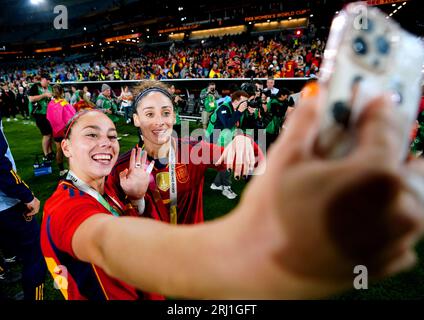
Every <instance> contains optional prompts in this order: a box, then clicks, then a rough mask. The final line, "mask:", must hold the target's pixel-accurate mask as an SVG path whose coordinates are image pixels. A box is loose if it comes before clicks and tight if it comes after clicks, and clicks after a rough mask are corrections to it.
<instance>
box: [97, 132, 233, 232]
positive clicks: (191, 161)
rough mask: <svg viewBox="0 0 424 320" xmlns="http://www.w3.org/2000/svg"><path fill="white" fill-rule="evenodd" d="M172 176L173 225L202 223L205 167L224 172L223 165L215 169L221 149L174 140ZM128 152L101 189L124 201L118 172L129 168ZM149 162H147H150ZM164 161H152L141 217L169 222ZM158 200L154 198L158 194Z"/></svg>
mask: <svg viewBox="0 0 424 320" xmlns="http://www.w3.org/2000/svg"><path fill="white" fill-rule="evenodd" d="M177 141H178V147H177V150H178V151H177V153H176V162H177V163H176V165H175V173H176V180H177V223H178V224H194V223H200V222H203V221H204V217H203V196H202V195H203V184H204V179H205V171H206V170H207V169H208V168H216V169H217V170H224V169H225V166H224V165H221V166H215V162H216V161H217V160H218V159H219V157H220V156H221V155H222V151H223V148H222V147H219V146H217V145H214V144H209V143H206V142H203V141H202V142H198V141H192V140H188V139H183V140H177ZM130 156H131V150H130V151H128V152H127V153H125V154H123V155H122V156H121V157H120V158H119V159H118V162H117V163H116V165H115V167H114V168H113V170H112V172H111V174H110V175H109V176H108V177H107V179H106V183H105V190H106V191H107V193H108V194H113V195H115V196H116V197H118V198H121V199H125V197H126V196H125V193H124V192H123V190H122V189H121V187H120V183H119V173H120V172H121V171H123V170H125V169H126V168H128V166H129V161H130ZM151 160H153V159H148V162H150V161H151ZM167 161H168V159H165V160H163V161H160V160H158V159H155V166H154V168H153V171H152V174H151V175H150V184H149V189H148V191H147V193H146V195H145V203H146V208H145V210H144V216H147V217H150V218H154V219H156V220H161V221H165V222H169V221H170V219H169V209H170V193H169V188H170V176H169V166H168V164H167ZM158 193H159V195H160V198H158V195H157V194H158Z"/></svg>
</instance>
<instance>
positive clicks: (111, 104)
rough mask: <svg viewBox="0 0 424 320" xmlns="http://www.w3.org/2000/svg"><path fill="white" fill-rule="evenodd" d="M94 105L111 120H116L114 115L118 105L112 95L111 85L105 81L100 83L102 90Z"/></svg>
mask: <svg viewBox="0 0 424 320" xmlns="http://www.w3.org/2000/svg"><path fill="white" fill-rule="evenodd" d="M96 107H97V109H100V110H102V111H103V112H104V113H106V114H107V116H108V117H109V118H110V119H111V120H112V121H113V122H118V120H119V118H118V117H117V116H116V111H118V105H117V103H116V102H115V99H114V98H113V97H112V89H111V87H110V86H109V85H108V84H106V83H104V84H102V92H101V93H100V94H99V96H98V97H97V100H96Z"/></svg>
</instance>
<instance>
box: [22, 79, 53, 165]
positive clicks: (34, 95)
mask: <svg viewBox="0 0 424 320" xmlns="http://www.w3.org/2000/svg"><path fill="white" fill-rule="evenodd" d="M51 98H52V88H51V86H50V76H49V75H48V74H42V75H41V76H40V82H37V83H34V84H33V85H32V87H31V88H30V89H29V93H28V100H29V105H28V107H29V113H30V114H31V115H32V116H33V117H34V119H35V124H36V125H37V127H38V129H39V130H40V133H41V135H42V136H43V138H42V140H41V147H42V150H43V153H44V158H43V161H52V160H53V159H54V158H55V154H54V152H53V147H52V144H53V138H52V134H53V130H52V127H51V125H50V122H49V120H47V116H46V114H47V105H48V103H49V102H50V100H51Z"/></svg>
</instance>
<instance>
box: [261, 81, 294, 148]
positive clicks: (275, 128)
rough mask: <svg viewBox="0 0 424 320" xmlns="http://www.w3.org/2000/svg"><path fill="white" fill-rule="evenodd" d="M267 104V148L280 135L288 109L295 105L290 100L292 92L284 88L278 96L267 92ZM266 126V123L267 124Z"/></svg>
mask: <svg viewBox="0 0 424 320" xmlns="http://www.w3.org/2000/svg"><path fill="white" fill-rule="evenodd" d="M265 95H266V97H267V103H266V108H264V109H265V112H266V113H267V118H268V119H267V120H268V121H267V122H268V124H267V125H266V148H267V149H268V147H269V146H270V145H271V144H272V143H273V142H274V141H275V140H276V139H277V137H278V135H279V134H280V129H281V127H282V125H283V122H284V119H285V116H286V112H287V109H288V108H289V107H292V106H293V105H294V101H293V99H292V98H290V99H289V95H290V91H289V90H288V89H286V88H282V89H281V90H279V91H278V93H277V94H276V95H273V94H271V91H270V90H269V91H265ZM265 124H266V123H265Z"/></svg>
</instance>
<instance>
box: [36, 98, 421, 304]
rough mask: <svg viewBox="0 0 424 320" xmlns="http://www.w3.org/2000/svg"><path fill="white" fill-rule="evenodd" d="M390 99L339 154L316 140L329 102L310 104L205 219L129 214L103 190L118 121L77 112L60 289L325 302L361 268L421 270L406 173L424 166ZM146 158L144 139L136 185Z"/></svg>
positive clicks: (57, 212)
mask: <svg viewBox="0 0 424 320" xmlns="http://www.w3.org/2000/svg"><path fill="white" fill-rule="evenodd" d="M389 104H390V103H389V102H388V101H386V100H381V99H380V100H375V101H374V102H373V103H372V104H371V105H370V106H369V107H368V108H367V109H366V110H367V111H366V112H364V116H362V118H361V119H360V121H359V123H360V126H359V127H358V134H359V137H360V139H359V142H358V145H357V146H356V147H355V149H354V150H353V152H352V154H351V155H349V156H348V157H346V158H345V159H340V160H338V161H326V160H323V159H321V158H320V157H319V156H317V155H316V154H315V153H314V148H313V145H314V140H315V139H314V137H316V133H317V128H318V127H319V117H318V112H317V110H318V108H316V106H315V105H316V100H315V99H305V100H304V101H301V102H300V104H299V106H298V108H297V110H296V111H295V113H294V114H293V116H292V117H291V120H290V123H289V124H288V128H287V131H286V133H285V135H283V136H281V137H280V138H279V139H278V140H277V141H276V143H275V144H274V146H273V148H271V150H270V154H269V157H268V158H267V168H266V170H265V172H264V174H263V175H259V176H255V177H253V179H252V180H251V182H250V183H249V184H248V185H247V187H246V189H245V193H244V195H243V197H242V199H241V201H240V203H239V205H238V206H237V207H236V208H235V209H234V210H233V211H232V212H231V213H229V214H227V215H226V216H224V217H222V218H220V219H217V220H215V221H212V222H206V223H204V224H201V225H196V226H174V225H171V224H168V223H163V222H161V221H155V220H153V219H145V218H135V217H132V216H123V215H124V214H123V211H125V207H124V203H123V202H120V201H119V199H116V198H114V197H113V196H110V195H108V194H107V193H105V192H104V184H105V177H106V176H107V175H108V174H109V173H110V171H111V170H112V167H113V166H114V164H115V162H116V160H117V158H118V153H119V145H118V142H117V139H116V138H117V133H116V129H115V126H114V124H113V122H112V121H111V120H110V119H109V118H108V117H107V116H106V115H104V114H102V113H100V112H98V111H86V112H84V113H79V114H77V115H76V116H75V117H74V118H73V120H72V121H71V122H70V124H69V125H68V128H67V129H66V134H65V139H64V140H63V142H62V148H63V151H64V154H65V156H66V157H68V158H69V165H70V173H69V175H68V179H67V181H64V182H62V183H60V184H59V185H58V187H57V190H56V191H55V192H54V194H53V195H52V196H51V197H50V198H49V199H48V201H47V202H46V204H45V207H44V216H43V222H42V233H41V236H42V239H41V241H42V249H43V253H44V256H45V258H46V261H47V265H48V267H49V270H50V272H51V273H52V275H53V277H54V278H55V286H56V287H57V288H59V289H61V290H62V292H63V294H64V296H65V297H66V298H67V299H137V298H140V297H145V298H151V297H152V296H151V295H149V294H144V295H142V294H141V293H140V292H138V291H137V290H136V288H137V289H139V290H143V291H145V292H158V293H160V294H163V295H169V296H173V297H187V298H239V299H242V298H252V299H253V298H259V299H266V298H315V297H323V296H327V295H330V294H333V293H336V292H339V291H340V290H343V289H348V288H350V286H351V285H352V272H353V270H354V268H355V266H356V265H358V264H361V265H364V266H366V267H367V268H368V274H369V275H371V276H373V275H379V276H381V275H388V274H392V273H394V272H398V271H400V270H404V269H405V268H407V267H410V266H411V265H412V264H413V263H414V257H415V255H414V251H413V246H414V243H415V240H416V239H417V238H418V237H420V236H421V235H422V232H423V230H422V227H423V215H422V212H424V208H423V204H422V203H420V202H419V199H417V197H416V195H415V193H413V192H411V191H410V190H409V189H408V188H406V187H405V184H404V180H403V179H404V177H406V176H407V175H409V174H414V175H417V176H418V177H421V178H422V176H423V172H424V170H423V163H422V162H420V161H419V160H411V161H410V162H409V163H407V164H405V163H403V162H402V161H401V160H400V159H399V158H398V157H397V153H398V152H397V150H399V148H400V146H401V145H402V141H403V139H402V132H401V131H402V130H396V128H401V126H399V125H398V121H399V120H398V119H396V117H395V115H394V113H392V112H391V110H390V108H391V106H390V105H389ZM293 141H295V142H296V143H293ZM145 161H146V156H145V155H144V156H142V152H141V150H140V148H139V149H138V150H133V151H132V154H131V161H130V163H129V168H128V170H127V171H126V172H125V173H124V174H121V185H122V187H123V189H124V190H127V189H128V188H133V187H134V186H135V187H137V182H138V183H139V184H143V183H146V180H147V181H148V179H149V175H148V174H147V173H146V163H145ZM420 172H421V173H420ZM317 189H319V192H317ZM305 195H307V197H308V198H307V199H305ZM130 214H131V212H130ZM411 239H412V240H411Z"/></svg>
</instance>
